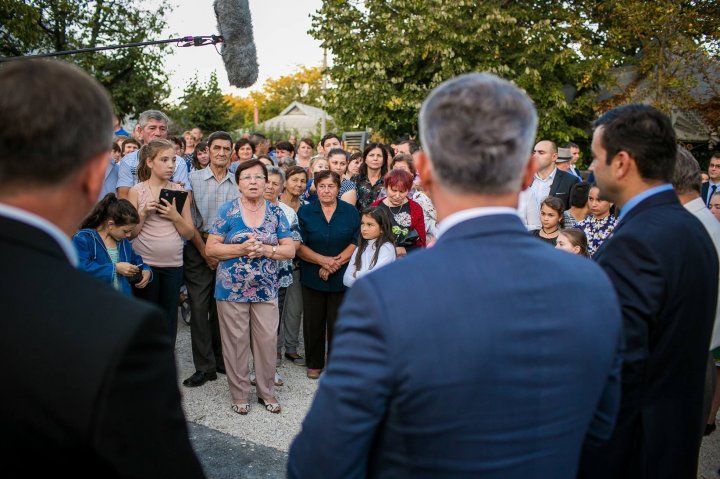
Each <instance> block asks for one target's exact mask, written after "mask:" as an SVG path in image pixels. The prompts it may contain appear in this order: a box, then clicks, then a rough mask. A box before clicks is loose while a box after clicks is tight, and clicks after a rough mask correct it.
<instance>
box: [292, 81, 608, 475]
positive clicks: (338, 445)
mask: <svg viewBox="0 0 720 479" xmlns="http://www.w3.org/2000/svg"><path fill="white" fill-rule="evenodd" d="M419 125H420V136H421V138H422V142H423V151H422V152H421V153H420V154H419V155H418V158H417V160H416V163H415V166H416V167H417V171H418V173H419V175H420V178H421V180H422V183H423V187H424V191H426V192H427V193H428V195H429V196H431V197H432V199H433V202H434V203H435V206H436V208H437V215H438V219H439V221H440V228H439V236H438V241H437V243H435V245H434V246H433V247H432V248H428V249H427V250H424V251H421V252H418V253H415V254H413V255H410V256H409V257H406V258H403V259H401V260H398V261H396V262H394V263H393V264H390V265H387V266H383V267H382V268H379V269H378V270H377V271H372V272H370V273H369V274H368V275H366V276H363V278H361V279H360V280H358V281H357V282H356V283H355V284H354V285H353V287H352V288H350V290H349V292H348V293H347V295H346V297H345V300H344V302H343V305H342V307H341V310H340V314H339V317H338V320H337V323H336V334H335V336H334V337H333V345H332V360H331V361H330V362H329V367H328V369H327V371H326V372H325V374H324V375H323V377H322V378H321V380H320V386H319V389H318V392H317V395H316V396H315V400H314V402H313V405H312V407H311V409H310V412H309V414H308V416H307V417H306V419H305V421H304V423H303V429H302V431H301V432H300V434H299V435H298V437H297V438H296V440H295V442H294V443H293V445H292V447H291V449H290V457H289V463H288V475H289V476H290V477H291V478H294V477H304V478H313V477H317V478H330V479H332V478H343V479H346V478H360V477H387V478H396V477H408V478H413V479H418V478H420V479H422V478H444V479H445V478H483V479H531V478H534V479H541V478H543V479H545V478H554V479H574V477H575V473H576V470H577V463H578V458H579V455H580V449H581V446H582V443H583V441H584V440H588V441H597V440H602V439H603V438H606V437H607V436H608V435H609V433H610V431H611V428H612V424H613V420H614V417H615V413H616V409H617V405H618V404H619V397H618V394H619V369H620V364H619V346H620V334H621V318H620V309H619V306H618V304H617V298H616V296H615V293H614V292H613V288H612V285H611V284H610V281H609V280H608V278H607V277H606V276H605V274H604V273H603V272H602V270H601V269H600V268H599V267H598V266H597V265H596V264H594V263H593V262H592V261H589V260H587V259H586V258H581V257H579V256H575V255H571V254H569V253H566V252H564V251H560V250H556V249H554V248H551V247H549V246H548V245H546V244H543V243H542V242H540V241H537V240H536V238H533V237H531V236H530V235H529V234H528V233H527V231H526V229H525V227H524V226H523V223H522V222H521V220H520V218H519V217H518V215H517V212H516V207H517V202H518V195H519V193H520V190H521V189H523V188H527V187H528V186H529V185H530V183H531V182H532V180H533V177H534V175H535V170H536V169H537V159H536V158H535V157H534V156H531V151H532V147H533V142H534V140H535V133H536V128H537V114H536V112H535V108H534V107H533V105H532V102H531V101H530V99H529V98H528V97H527V95H526V94H525V93H523V92H522V91H521V90H520V89H519V88H517V87H516V86H514V85H512V84H511V83H509V82H507V81H505V80H501V79H500V78H497V77H495V76H493V75H490V74H486V73H472V74H466V75H462V76H460V77H457V78H454V79H452V80H448V81H447V82H445V83H443V84H441V85H440V86H439V87H437V88H436V89H435V90H433V92H432V93H430V95H429V96H428V98H427V99H426V100H425V102H424V103H423V106H422V109H421V111H420V120H419ZM398 278H403V280H402V282H398ZM553 291H563V297H562V299H560V298H558V297H557V296H556V295H554V294H552V293H551V292H553ZM587 291H592V292H593V298H594V299H595V301H596V302H597V303H596V304H593V307H587V302H586V301H587V300H586V299H585V298H586V295H585V293H586V292H587Z"/></svg>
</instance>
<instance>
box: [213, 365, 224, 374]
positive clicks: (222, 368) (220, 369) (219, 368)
mask: <svg viewBox="0 0 720 479" xmlns="http://www.w3.org/2000/svg"><path fill="white" fill-rule="evenodd" d="M215 371H217V372H219V373H220V374H225V366H224V365H223V366H220V365H219V364H218V365H217V366H215Z"/></svg>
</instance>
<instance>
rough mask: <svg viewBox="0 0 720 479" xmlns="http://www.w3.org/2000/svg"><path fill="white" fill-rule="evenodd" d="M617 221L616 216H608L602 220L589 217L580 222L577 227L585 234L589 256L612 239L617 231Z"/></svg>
mask: <svg viewBox="0 0 720 479" xmlns="http://www.w3.org/2000/svg"><path fill="white" fill-rule="evenodd" d="M615 223H617V219H616V218H615V216H614V215H608V216H606V217H605V218H602V219H596V218H595V217H594V216H593V215H588V216H587V217H586V218H585V219H584V220H582V221H579V222H578V223H577V224H576V225H575V227H576V228H578V229H581V230H583V231H584V232H585V236H587V240H588V254H589V255H590V256H592V255H594V254H595V252H596V251H597V250H598V248H599V247H600V245H601V244H603V242H604V241H605V240H606V239H608V238H609V237H610V235H611V234H612V232H613V230H614V229H615Z"/></svg>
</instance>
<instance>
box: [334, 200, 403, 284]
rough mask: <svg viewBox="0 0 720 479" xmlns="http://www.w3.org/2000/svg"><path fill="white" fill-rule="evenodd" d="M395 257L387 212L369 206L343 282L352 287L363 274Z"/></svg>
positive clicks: (361, 221) (364, 214) (362, 220)
mask: <svg viewBox="0 0 720 479" xmlns="http://www.w3.org/2000/svg"><path fill="white" fill-rule="evenodd" d="M395 258H396V255H395V243H394V240H393V235H392V230H391V226H390V219H389V218H388V217H387V213H385V211H384V210H383V209H381V208H379V207H377V206H372V207H370V208H367V209H365V211H363V212H362V218H361V219H360V239H359V241H358V247H357V248H356V249H355V251H354V252H353V254H352V257H350V262H349V263H348V267H347V269H346V270H345V275H344V276H343V283H344V284H345V286H348V287H350V286H352V285H353V283H355V281H356V280H357V279H358V278H360V277H361V276H363V275H365V274H367V273H369V272H370V271H372V270H375V269H377V268H379V267H381V266H383V265H386V264H388V263H392V262H393V261H395Z"/></svg>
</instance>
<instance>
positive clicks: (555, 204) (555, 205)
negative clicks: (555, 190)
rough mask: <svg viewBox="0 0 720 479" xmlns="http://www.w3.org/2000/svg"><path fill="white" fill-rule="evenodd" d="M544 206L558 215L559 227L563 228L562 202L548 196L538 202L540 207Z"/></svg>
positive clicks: (563, 204) (563, 207)
mask: <svg viewBox="0 0 720 479" xmlns="http://www.w3.org/2000/svg"><path fill="white" fill-rule="evenodd" d="M543 205H545V206H547V207H548V208H550V209H552V210H553V211H555V212H556V213H557V214H558V215H560V227H561V228H562V227H563V226H565V214H564V213H565V203H563V200H561V199H560V198H558V197H556V196H548V197H547V198H545V199H544V200H542V202H540V207H541V208H542V206H543Z"/></svg>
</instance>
